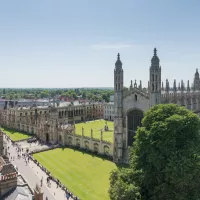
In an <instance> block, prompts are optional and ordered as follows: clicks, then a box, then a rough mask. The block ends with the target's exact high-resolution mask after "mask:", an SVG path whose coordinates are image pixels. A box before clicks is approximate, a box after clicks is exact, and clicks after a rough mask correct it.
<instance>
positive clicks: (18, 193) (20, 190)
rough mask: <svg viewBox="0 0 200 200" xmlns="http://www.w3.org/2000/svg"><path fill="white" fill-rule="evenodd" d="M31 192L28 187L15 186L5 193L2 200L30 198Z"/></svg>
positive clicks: (29, 199)
mask: <svg viewBox="0 0 200 200" xmlns="http://www.w3.org/2000/svg"><path fill="white" fill-rule="evenodd" d="M32 199H33V197H32V194H31V192H30V190H29V189H28V187H27V186H26V187H24V186H17V187H16V188H15V189H14V190H12V191H10V192H9V193H7V194H6V195H5V196H4V197H2V200H32Z"/></svg>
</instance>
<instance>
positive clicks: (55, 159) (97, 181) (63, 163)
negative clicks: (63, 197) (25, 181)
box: [33, 148, 117, 200]
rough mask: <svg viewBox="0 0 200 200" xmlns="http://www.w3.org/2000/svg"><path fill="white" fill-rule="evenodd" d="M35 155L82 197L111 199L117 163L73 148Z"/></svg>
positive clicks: (55, 175) (85, 198)
mask: <svg viewBox="0 0 200 200" xmlns="http://www.w3.org/2000/svg"><path fill="white" fill-rule="evenodd" d="M33 157H34V158H35V159H37V160H38V161H39V162H40V164H41V165H43V166H44V167H45V168H47V169H48V170H49V171H50V172H51V174H52V175H53V176H54V177H56V178H58V179H59V180H60V181H61V182H62V183H63V184H64V185H65V186H66V187H67V188H68V189H69V190H70V191H71V192H72V193H73V194H74V195H77V196H78V197H79V198H81V199H83V200H102V199H103V200H107V199H109V196H108V188H109V176H110V172H111V171H112V170H113V169H116V168H117V166H116V164H114V163H112V162H110V161H107V160H103V159H101V158H98V157H95V156H94V157H93V156H92V155H89V154H86V153H85V154H83V153H82V152H79V151H74V150H72V149H69V148H65V149H54V150H50V151H45V152H42V153H37V154H33Z"/></svg>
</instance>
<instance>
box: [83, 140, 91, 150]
mask: <svg viewBox="0 0 200 200" xmlns="http://www.w3.org/2000/svg"><path fill="white" fill-rule="evenodd" d="M84 143H85V148H86V149H89V144H90V143H89V142H88V141H87V140H85V142H84Z"/></svg>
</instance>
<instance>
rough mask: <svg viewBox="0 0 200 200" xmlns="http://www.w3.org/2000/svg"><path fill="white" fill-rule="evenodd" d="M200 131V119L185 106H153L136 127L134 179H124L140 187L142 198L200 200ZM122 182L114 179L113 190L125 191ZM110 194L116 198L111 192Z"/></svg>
mask: <svg viewBox="0 0 200 200" xmlns="http://www.w3.org/2000/svg"><path fill="white" fill-rule="evenodd" d="M199 130H200V118H199V117H198V116H197V115H196V114H194V113H193V112H191V111H189V110H187V109H186V108H184V107H179V106H177V105H173V104H168V105H157V106H154V107H153V108H151V109H150V110H149V111H148V112H147V113H146V114H145V116H144V118H143V120H142V127H140V128H138V129H137V133H136V136H135V141H134V143H133V147H132V148H131V155H130V170H131V174H130V177H131V181H130V178H124V179H122V181H123V182H124V184H125V185H126V187H127V188H128V186H130V185H131V184H133V185H134V186H135V187H136V188H139V191H140V194H141V199H142V200H169V199H170V200H198V199H200V193H199V191H200V133H199ZM115 173H116V172H115ZM118 173H119V174H120V173H121V172H118ZM111 176H112V175H111ZM125 177H126V176H125ZM121 185H122V186H120V185H117V181H116V183H115V182H113V184H111V189H110V190H112V188H114V187H118V190H122V189H123V188H121V187H124V185H123V184H121ZM110 197H111V199H113V200H114V199H116V198H115V196H114V195H113V194H112V193H111V192H110Z"/></svg>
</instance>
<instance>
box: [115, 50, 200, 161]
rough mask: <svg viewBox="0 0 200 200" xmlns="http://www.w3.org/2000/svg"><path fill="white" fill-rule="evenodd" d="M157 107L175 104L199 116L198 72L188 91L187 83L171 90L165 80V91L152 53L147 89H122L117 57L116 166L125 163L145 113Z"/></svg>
mask: <svg viewBox="0 0 200 200" xmlns="http://www.w3.org/2000/svg"><path fill="white" fill-rule="evenodd" d="M160 103H175V104H178V105H180V106H185V107H186V108H188V109H189V110H192V111H194V112H195V113H197V114H198V115H199V114H200V78H199V73H198V70H196V73H195V76H194V83H193V85H192V87H191V88H190V85H189V81H188V82H187V87H185V85H184V82H183V80H181V84H180V83H179V86H178V88H177V86H176V80H174V83H173V87H172V88H170V86H169V81H168V79H167V80H166V86H165V88H164V86H163V82H162V85H161V66H160V60H159V58H158V56H157V50H156V48H155V49H154V55H153V57H152V59H151V66H150V68H149V82H148V88H143V87H142V82H141V81H140V83H139V85H137V82H136V81H135V82H134V84H133V82H132V80H131V84H130V86H129V88H126V87H124V72H123V68H122V62H121V60H120V55H119V54H118V55H117V61H116V63H115V69H114V107H115V119H114V145H113V148H114V149H113V158H114V161H115V162H121V163H128V160H129V156H128V155H129V153H128V147H129V146H131V145H132V144H133V136H134V135H135V132H136V129H137V127H138V126H140V125H141V120H142V118H143V114H144V112H146V111H147V110H149V108H150V107H152V106H154V105H156V104H160Z"/></svg>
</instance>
